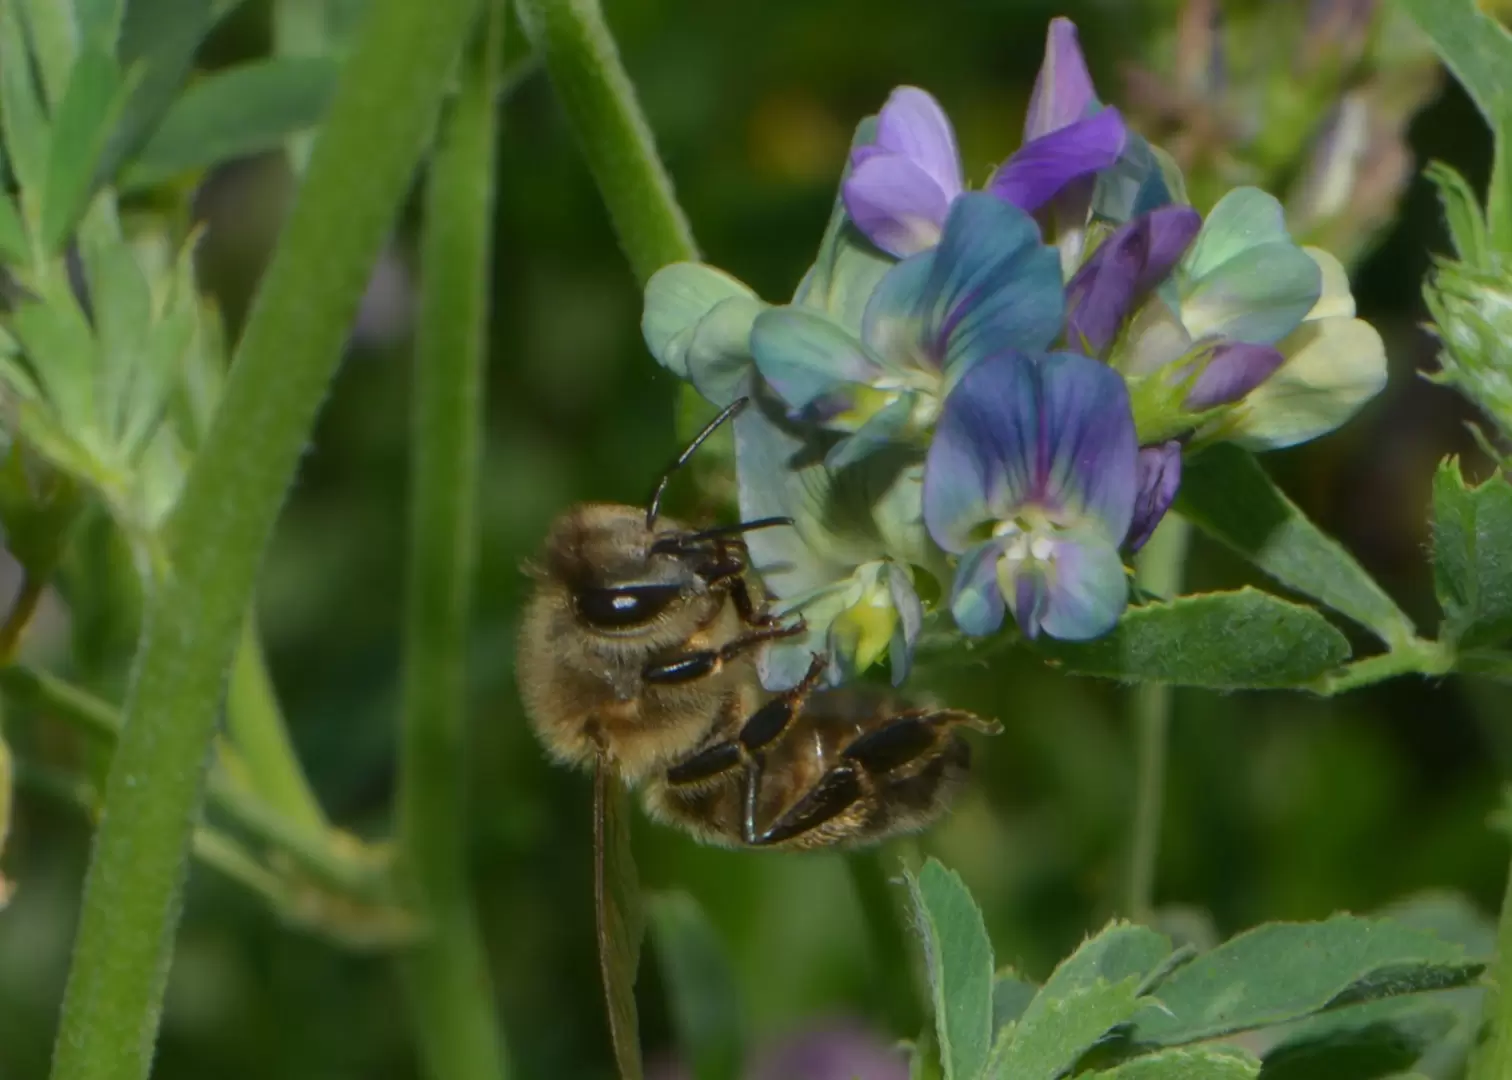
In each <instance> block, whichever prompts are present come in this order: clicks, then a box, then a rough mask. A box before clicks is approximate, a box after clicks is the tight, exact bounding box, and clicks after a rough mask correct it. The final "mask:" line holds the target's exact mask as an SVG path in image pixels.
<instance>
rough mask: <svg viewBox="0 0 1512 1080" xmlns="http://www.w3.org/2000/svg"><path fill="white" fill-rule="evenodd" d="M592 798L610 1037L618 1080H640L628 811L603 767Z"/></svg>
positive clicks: (635, 894) (636, 890)
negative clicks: (617, 1067) (617, 1070)
mask: <svg viewBox="0 0 1512 1080" xmlns="http://www.w3.org/2000/svg"><path fill="white" fill-rule="evenodd" d="M593 795H594V804H595V806H594V811H595V812H594V830H595V835H594V838H593V841H594V842H593V846H594V851H595V860H594V862H595V867H594V870H595V878H596V880H595V881H594V896H595V905H594V906H595V911H596V917H597V931H598V946H599V971H600V974H601V975H602V976H603V982H604V1000H605V1003H606V1005H607V1007H608V1010H609V1036H610V1039H611V1041H612V1042H613V1045H614V1059H615V1063H616V1064H617V1065H618V1066H619V1074H620V1080H641V1076H642V1068H641V1053H640V1020H639V1017H638V1015H637V1013H636V1008H635V974H636V971H637V970H638V969H639V967H640V950H641V941H642V939H643V938H644V937H645V932H646V923H645V916H644V913H643V911H642V910H641V892H640V881H639V878H638V876H637V874H636V872H635V855H634V853H633V852H632V851H631V848H630V808H629V806H628V805H627V799H626V797H625V792H624V789H623V788H622V787H620V784H619V781H617V780H616V779H615V777H614V774H613V773H611V772H609V770H608V769H605V768H603V767H602V766H601V767H599V768H598V769H597V770H596V771H595V773H594V785H593Z"/></svg>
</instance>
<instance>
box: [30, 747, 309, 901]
mask: <svg viewBox="0 0 1512 1080" xmlns="http://www.w3.org/2000/svg"><path fill="white" fill-rule="evenodd" d="M16 781H17V786H18V787H25V788H26V789H27V790H28V791H32V792H35V793H38V794H41V795H44V796H46V797H47V798H49V799H52V800H53V801H55V802H57V803H59V804H61V805H63V806H65V807H67V808H68V809H70V810H77V811H79V812H80V813H82V814H84V815H85V816H86V817H88V818H89V819H90V820H91V821H94V820H97V819H98V817H99V813H100V806H99V802H100V797H99V792H98V791H96V790H95V788H94V786H93V785H92V784H90V783H89V781H87V780H84V779H82V778H81V777H78V776H75V775H72V774H70V773H66V772H63V771H61V770H56V769H51V768H48V767H46V766H42V765H37V764H34V763H33V762H29V761H21V762H18V763H17V766H16ZM193 849H194V857H195V858H197V859H199V860H200V862H202V863H204V864H205V865H206V866H210V867H213V868H214V869H216V870H219V871H220V872H221V873H222V874H224V875H225V876H226V877H228V878H230V879H231V880H232V881H235V882H236V883H237V884H239V885H242V886H244V887H246V888H247V889H249V890H250V891H252V892H253V893H255V894H257V895H258V896H260V897H261V898H262V899H263V900H265V901H266V902H267V903H269V904H270V905H272V906H273V908H274V909H275V910H282V909H285V908H287V906H288V905H289V895H288V890H287V889H286V888H285V887H284V883H283V881H282V880H281V879H280V878H279V877H278V875H277V874H274V873H273V872H272V871H270V870H269V869H268V868H267V867H266V866H264V865H263V864H262V863H260V862H259V861H258V860H257V859H256V858H254V857H253V856H252V854H251V853H250V852H248V851H247V849H246V848H245V847H243V846H242V845H241V844H240V843H238V842H237V841H236V840H235V839H233V838H232V837H230V836H227V835H226V834H225V833H223V832H219V831H217V830H216V829H212V828H208V827H206V826H200V827H198V828H196V829H195V830H194V846H193ZM0 884H3V881H0Z"/></svg>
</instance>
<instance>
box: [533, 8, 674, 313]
mask: <svg viewBox="0 0 1512 1080" xmlns="http://www.w3.org/2000/svg"><path fill="white" fill-rule="evenodd" d="M517 7H518V9H519V12H520V21H521V23H522V24H523V25H524V27H525V33H526V35H527V36H529V38H530V41H531V44H532V45H534V46H535V50H536V53H537V54H538V55H539V56H541V57H542V58H543V59H544V60H545V62H546V71H547V73H548V74H549V75H550V76H551V83H552V86H553V87H554V88H555V89H556V93H557V97H558V98H559V99H560V100H561V102H562V108H563V109H564V110H566V113H567V118H568V120H569V121H571V123H572V127H573V129H574V130H575V131H576V133H577V139H578V145H579V146H581V147H582V150H583V155H584V156H585V157H586V158H587V159H588V168H589V169H590V170H591V171H592V172H593V178H594V180H595V181H597V183H598V187H599V194H600V195H601V196H602V197H603V200H604V205H605V206H606V207H608V209H609V217H610V219H611V220H612V221H613V223H614V231H615V232H616V233H617V234H618V236H619V242H620V246H621V247H622V248H624V251H625V257H626V258H628V259H629V260H630V267H631V269H632V270H633V271H634V272H635V276H636V278H637V279H638V280H639V281H640V282H641V283H642V284H644V283H645V281H646V279H647V278H649V277H650V276H651V275H652V274H654V273H655V272H656V271H657V270H658V269H660V268H661V267H663V266H666V265H667V264H668V263H673V262H681V261H683V260H688V259H696V258H698V248H697V246H696V245H695V244H694V243H693V231H692V229H690V228H689V227H688V219H687V218H686V217H685V216H684V214H683V212H682V207H680V206H678V204H677V197H676V196H675V195H674V194H673V192H672V180H671V178H670V177H668V175H667V170H666V169H665V168H664V167H663V165H662V163H661V159H660V158H659V157H658V156H657V153H656V143H655V140H654V138H653V137H652V135H651V127H650V125H648V124H647V123H646V118H645V116H644V114H642V112H641V110H640V105H639V103H638V102H637V100H636V97H635V87H634V86H632V85H631V84H630V77H629V76H628V75H626V74H625V68H624V65H623V64H621V63H620V57H619V49H618V48H616V47H615V44H614V38H613V37H612V36H611V35H610V33H609V27H608V26H607V25H606V24H605V22H604V12H603V9H602V8H601V7H600V5H599V0H517Z"/></svg>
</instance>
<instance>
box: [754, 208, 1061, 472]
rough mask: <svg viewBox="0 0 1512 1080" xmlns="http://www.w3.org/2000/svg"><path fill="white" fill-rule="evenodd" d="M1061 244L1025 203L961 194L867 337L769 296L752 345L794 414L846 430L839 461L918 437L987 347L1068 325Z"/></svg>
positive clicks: (873, 319) (889, 277)
mask: <svg viewBox="0 0 1512 1080" xmlns="http://www.w3.org/2000/svg"><path fill="white" fill-rule="evenodd" d="M1063 303H1064V296H1063V292H1062V288H1061V276H1060V269H1059V265H1058V260H1057V259H1056V255H1055V251H1054V250H1053V249H1052V248H1048V247H1046V246H1044V245H1043V244H1042V243H1040V239H1039V230H1038V229H1037V228H1036V227H1035V225H1034V222H1033V221H1032V220H1031V219H1030V218H1029V217H1028V215H1026V214H1025V213H1024V212H1023V211H1021V210H1018V209H1016V208H1014V207H1012V206H1010V205H1008V204H1006V203H1002V202H999V201H998V200H996V199H994V198H992V197H991V196H990V195H985V194H982V193H980V192H974V193H969V194H966V195H963V196H961V197H960V198H959V199H957V200H956V202H955V205H954V206H952V207H951V210H950V213H949V215H948V217H947V219H946V223H945V231H944V234H943V236H942V237H941V240H940V243H939V245H938V246H937V247H935V248H932V249H931V250H929V251H926V252H923V253H921V254H918V255H914V256H912V257H910V258H908V259H905V260H904V261H903V262H901V263H898V264H897V265H896V266H894V267H893V268H892V269H891V270H889V271H888V272H887V273H886V275H885V276H884V277H883V278H882V280H881V281H880V282H879V283H878V284H877V286H876V289H875V290H874V291H873V292H872V294H871V297H870V299H869V300H868V301H867V304H866V308H865V312H864V314H863V316H862V319H861V329H860V336H859V338H858V337H857V336H856V335H855V334H853V333H852V332H851V331H849V330H847V329H846V328H845V327H844V326H842V325H841V324H840V323H838V322H836V321H835V320H834V319H832V318H829V317H827V316H826V315H824V314H823V313H821V312H818V311H815V310H813V309H811V308H805V307H798V306H793V305H789V306H784V307H776V308H769V309H767V310H765V311H763V312H761V313H760V314H759V315H757V316H756V319H755V322H754V323H753V325H752V328H751V340H750V347H751V355H752V356H753V357H754V358H755V361H756V367H757V369H758V370H759V371H760V373H761V375H762V377H763V378H764V379H765V380H766V382H767V383H768V384H769V385H770V386H771V387H772V389H774V390H775V391H776V392H777V393H778V395H780V396H781V398H782V399H783V400H784V401H785V402H786V403H787V405H788V406H789V408H790V409H791V415H792V416H793V417H794V418H795V419H797V420H801V421H804V422H807V423H813V424H817V425H819V426H821V427H823V428H826V429H828V430H831V431H838V432H843V433H844V434H845V437H844V438H842V439H841V440H840V442H838V443H836V444H835V446H834V447H833V448H832V449H831V450H830V451H829V454H828V457H827V458H826V463H827V464H828V465H829V466H830V467H831V468H835V469H839V468H843V467H845V466H846V465H849V464H853V463H855V462H856V461H859V460H861V459H862V458H863V457H865V456H867V455H868V454H870V453H872V452H873V451H875V450H877V449H880V448H881V447H882V446H884V445H887V444H889V443H908V442H912V441H918V440H919V439H921V438H922V436H924V435H925V434H926V433H927V432H928V430H929V428H930V427H931V426H932V425H933V423H934V420H935V418H936V416H938V414H939V409H940V402H941V400H943V398H944V397H945V395H946V394H947V393H948V392H949V390H950V386H951V385H952V383H953V382H954V380H956V379H958V378H960V376H961V375H962V374H963V373H964V372H965V371H966V370H967V369H969V368H970V366H971V365H972V364H974V363H976V361H977V360H978V359H980V358H981V357H982V356H985V355H986V354H987V353H988V352H991V351H994V350H1001V349H1015V348H1016V349H1025V350H1029V351H1040V350H1043V349H1045V348H1047V347H1048V346H1049V345H1050V343H1051V341H1053V340H1054V339H1055V337H1056V335H1058V334H1059V333H1060V329H1061V314H1062V310H1063V309H1062V305H1063Z"/></svg>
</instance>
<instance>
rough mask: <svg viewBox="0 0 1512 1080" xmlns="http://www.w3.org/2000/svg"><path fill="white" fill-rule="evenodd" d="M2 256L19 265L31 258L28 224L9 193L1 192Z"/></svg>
mask: <svg viewBox="0 0 1512 1080" xmlns="http://www.w3.org/2000/svg"><path fill="white" fill-rule="evenodd" d="M0 257H3V258H4V259H5V261H6V262H8V263H10V264H12V265H19V264H21V263H24V262H26V261H27V260H28V259H30V258H31V250H30V246H29V245H28V243H27V239H26V226H25V225H23V224H22V223H21V215H20V214H19V213H17V211H16V204H15V203H14V202H12V201H11V197H10V196H9V195H6V194H3V193H0Z"/></svg>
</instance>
